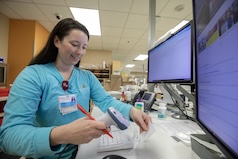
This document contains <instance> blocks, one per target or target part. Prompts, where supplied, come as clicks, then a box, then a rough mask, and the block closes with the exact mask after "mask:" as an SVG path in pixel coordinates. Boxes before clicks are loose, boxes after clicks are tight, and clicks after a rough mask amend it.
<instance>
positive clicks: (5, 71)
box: [0, 63, 8, 87]
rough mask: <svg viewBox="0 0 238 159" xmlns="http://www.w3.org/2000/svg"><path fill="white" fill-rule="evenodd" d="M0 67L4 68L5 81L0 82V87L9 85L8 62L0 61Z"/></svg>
mask: <svg viewBox="0 0 238 159" xmlns="http://www.w3.org/2000/svg"><path fill="white" fill-rule="evenodd" d="M0 67H3V68H4V79H3V80H4V81H3V82H0V87H7V80H8V64H6V63H0Z"/></svg>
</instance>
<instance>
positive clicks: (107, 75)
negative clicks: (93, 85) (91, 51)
mask: <svg viewBox="0 0 238 159" xmlns="http://www.w3.org/2000/svg"><path fill="white" fill-rule="evenodd" d="M86 70H89V71H91V72H92V73H93V74H94V75H95V76H96V77H97V78H98V80H99V81H103V80H104V79H106V80H110V79H111V70H110V68H106V69H86Z"/></svg>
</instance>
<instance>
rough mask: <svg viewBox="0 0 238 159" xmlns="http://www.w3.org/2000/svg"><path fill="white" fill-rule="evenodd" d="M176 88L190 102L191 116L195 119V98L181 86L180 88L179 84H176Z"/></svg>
mask: <svg viewBox="0 0 238 159" xmlns="http://www.w3.org/2000/svg"><path fill="white" fill-rule="evenodd" d="M176 88H177V89H178V90H179V91H180V92H181V93H182V94H183V95H184V96H186V97H187V98H188V100H189V101H191V102H192V103H193V109H192V110H193V116H194V118H195V119H196V116H195V115H196V112H195V111H196V98H195V97H194V96H193V95H192V94H190V93H189V92H188V91H186V90H185V89H184V88H183V87H182V86H180V85H179V84H176Z"/></svg>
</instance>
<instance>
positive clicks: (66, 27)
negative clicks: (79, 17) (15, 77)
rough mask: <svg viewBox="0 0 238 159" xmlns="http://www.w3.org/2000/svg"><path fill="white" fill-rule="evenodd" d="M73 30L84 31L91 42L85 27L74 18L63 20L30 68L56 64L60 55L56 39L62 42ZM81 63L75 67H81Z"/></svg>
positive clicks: (32, 61)
mask: <svg viewBox="0 0 238 159" xmlns="http://www.w3.org/2000/svg"><path fill="white" fill-rule="evenodd" d="M72 29H78V30H81V31H83V32H84V33H85V34H86V35H87V36H88V40H89V32H88V30H87V28H86V27H85V26H84V25H82V24H81V23H79V22H78V21H76V20H74V19H72V18H66V19H63V20H61V21H60V22H59V23H58V24H57V25H56V26H55V27H54V29H53V30H52V32H51V33H50V36H49V38H48V41H47V43H46V45H45V46H44V48H43V49H42V50H41V51H40V52H39V54H38V55H37V56H36V57H34V58H33V59H32V60H31V62H30V63H29V66H30V65H34V64H46V63H49V62H54V61H55V60H56V57H57V54H58V48H57V47H55V45H54V37H55V36H58V38H59V40H60V41H61V40H63V38H64V37H65V36H67V35H69V32H70V31H71V30H72ZM79 63H80V61H79V62H78V63H77V64H76V65H75V66H77V67H79Z"/></svg>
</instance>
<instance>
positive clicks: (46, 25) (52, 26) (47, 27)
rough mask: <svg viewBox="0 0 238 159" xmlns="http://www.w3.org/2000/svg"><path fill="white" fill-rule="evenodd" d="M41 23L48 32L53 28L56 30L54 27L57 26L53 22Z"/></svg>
mask: <svg viewBox="0 0 238 159" xmlns="http://www.w3.org/2000/svg"><path fill="white" fill-rule="evenodd" d="M39 23H40V24H41V25H42V26H44V27H45V28H46V29H47V30H48V31H51V30H53V28H54V26H55V25H54V24H53V23H51V22H49V21H39Z"/></svg>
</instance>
